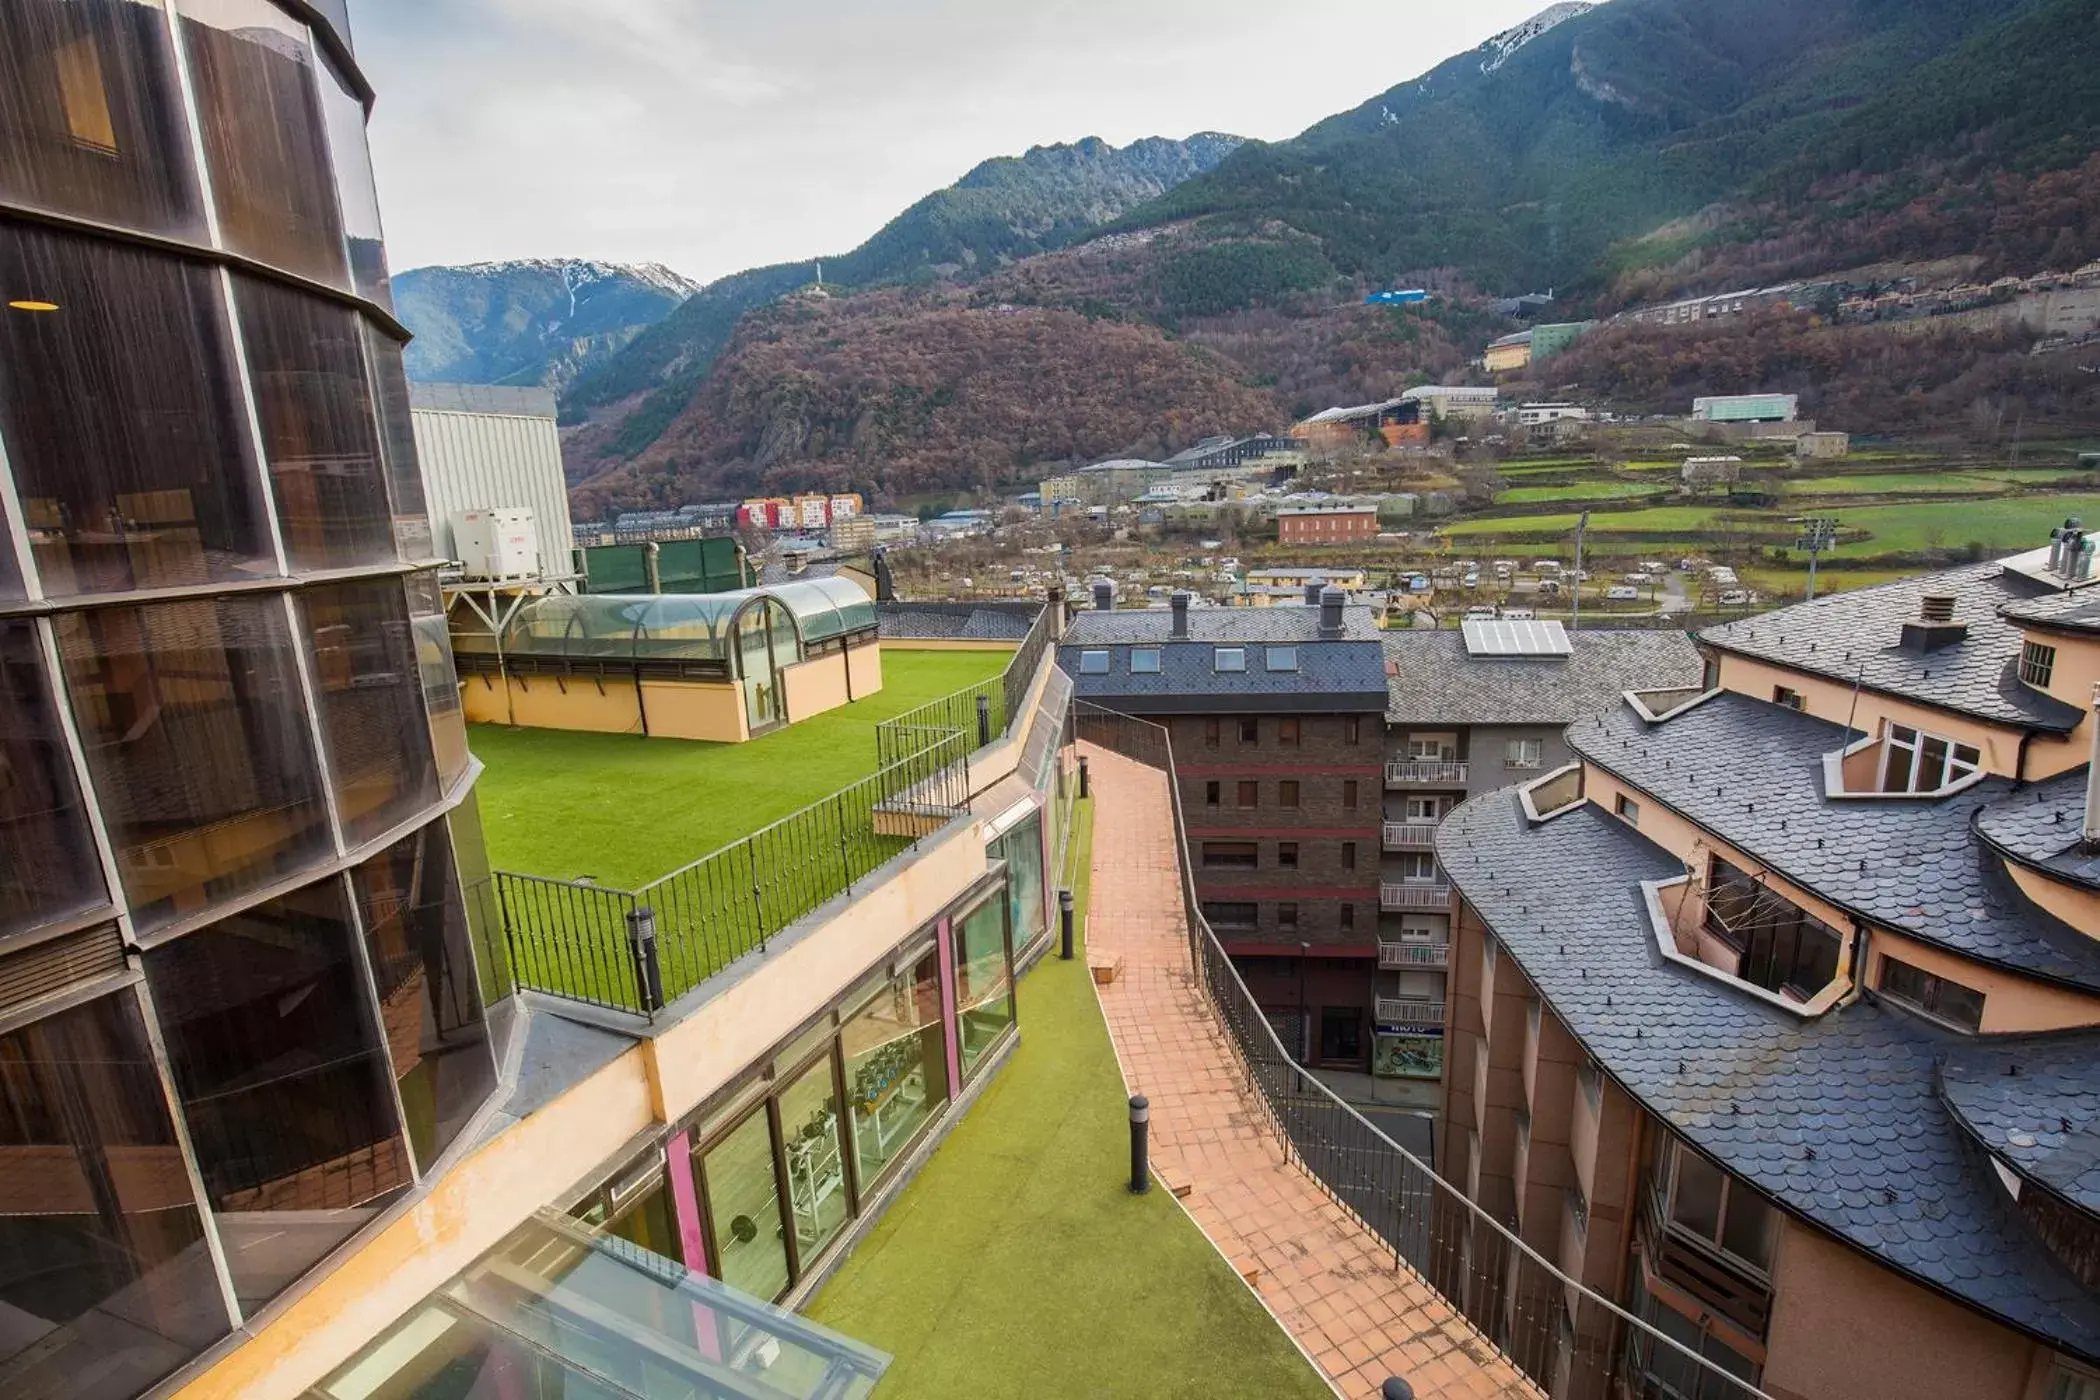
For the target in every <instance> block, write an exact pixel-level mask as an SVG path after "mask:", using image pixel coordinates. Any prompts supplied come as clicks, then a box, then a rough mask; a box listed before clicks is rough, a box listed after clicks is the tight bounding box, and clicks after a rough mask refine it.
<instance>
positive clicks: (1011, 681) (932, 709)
mask: <svg viewBox="0 0 2100 1400" xmlns="http://www.w3.org/2000/svg"><path fill="white" fill-rule="evenodd" d="M1049 649H1050V608H1049V607H1048V606H1045V607H1042V608H1039V609H1037V611H1036V615H1035V621H1033V622H1032V623H1030V624H1029V626H1028V632H1027V635H1025V636H1024V637H1023V638H1022V639H1021V644H1020V645H1019V646H1018V647H1016V648H1015V649H1014V654H1013V655H1012V656H1011V657H1009V658H1008V659H1007V662H1006V666H1005V668H1004V669H1003V670H1001V671H1000V673H999V674H998V675H997V676H993V677H990V678H988V679H986V680H981V681H978V682H976V683H975V684H974V685H966V686H964V687H963V688H962V689H961V690H958V691H955V692H954V693H953V694H950V695H943V696H942V697H940V698H939V699H938V700H929V701H927V702H926V703H925V704H923V705H921V706H919V707H918V708H917V709H912V710H906V711H905V712H904V713H903V714H901V715H895V716H892V717H891V718H889V719H886V720H883V721H882V722H881V723H880V724H877V725H876V726H875V753H876V761H877V762H878V763H883V764H890V763H896V762H899V761H901V760H902V759H904V758H906V757H908V756H909V755H910V754H912V753H915V752H917V751H918V749H920V748H922V747H924V746H925V745H926V744H928V743H932V742H934V741H935V736H937V735H940V734H948V733H958V734H965V735H968V736H970V743H969V748H970V749H971V750H973V751H974V750H975V749H978V748H980V747H982V745H981V744H979V743H978V742H977V740H978V738H979V737H980V736H979V734H978V728H977V726H978V719H977V701H978V698H979V697H980V696H981V697H983V699H984V701H985V720H986V730H987V732H986V733H985V734H984V735H982V736H981V737H983V738H984V739H985V741H986V742H987V743H988V742H990V741H991V740H993V739H996V738H999V737H1000V736H1002V735H1008V734H1011V733H1013V730H1014V726H1015V725H1016V724H1017V723H1018V722H1019V721H1020V718H1021V715H1022V713H1023V711H1025V710H1026V709H1027V700H1028V688H1029V687H1030V686H1032V685H1033V684H1034V683H1035V675H1036V672H1037V671H1038V670H1039V669H1041V667H1042V662H1043V657H1044V655H1045V654H1046V653H1047V652H1048V651H1049Z"/></svg>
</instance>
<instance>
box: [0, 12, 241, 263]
mask: <svg viewBox="0 0 2100 1400" xmlns="http://www.w3.org/2000/svg"><path fill="white" fill-rule="evenodd" d="M0 197H4V198H6V199H10V200H19V201H20V202H22V203H23V204H31V205H36V206H38V207H40V208H44V209H52V210H56V211H58V212H60V213H64V214H78V215H82V216H84V217H86V218H90V219H97V220H100V221H102V222H104V223H111V224H121V225H123V226H124V227H126V228H136V229H144V230H147V231H149V232H153V233H166V234H173V235H176V236H177V237H185V238H194V239H200V240H201V239H202V237H203V233H204V213H203V208H202V204H201V202H200V201H199V199H198V196H197V180H196V174H195V172H194V170H193V169H192V167H191V163H190V136H189V131H188V129H187V126H186V124H185V122H184V120H183V115H182V95H181V92H180V90H179V89H178V87H177V86H176V78H175V72H174V66H173V64H172V63H170V62H169V56H168V28H167V19H166V17H165V16H163V15H162V13H161V10H160V6H159V5H158V4H157V3H155V0H10V3H8V4H6V5H0Z"/></svg>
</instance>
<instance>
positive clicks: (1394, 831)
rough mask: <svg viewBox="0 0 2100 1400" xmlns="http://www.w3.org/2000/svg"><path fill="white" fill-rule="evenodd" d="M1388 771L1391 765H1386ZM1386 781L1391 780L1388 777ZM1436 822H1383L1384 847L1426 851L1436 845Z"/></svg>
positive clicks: (1392, 849)
mask: <svg viewBox="0 0 2100 1400" xmlns="http://www.w3.org/2000/svg"><path fill="white" fill-rule="evenodd" d="M1386 767H1387V770H1388V771H1390V770H1391V767H1392V765H1391V764H1388V765H1386ZM1386 781H1388V782H1391V781H1392V780H1391V779H1390V778H1388V779H1387V780H1386ZM1438 825H1439V824H1438V823H1436V822H1387V823H1385V848H1386V849H1387V850H1389V851H1426V850H1429V849H1430V848H1431V847H1433V846H1434V845H1436V829H1437V826H1438Z"/></svg>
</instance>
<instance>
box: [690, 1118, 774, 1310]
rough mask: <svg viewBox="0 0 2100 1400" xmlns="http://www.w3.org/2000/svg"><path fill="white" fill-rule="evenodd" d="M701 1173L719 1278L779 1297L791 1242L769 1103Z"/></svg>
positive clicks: (719, 1146)
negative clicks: (786, 1229)
mask: <svg viewBox="0 0 2100 1400" xmlns="http://www.w3.org/2000/svg"><path fill="white" fill-rule="evenodd" d="M700 1170H701V1175H702V1178H703V1179H704V1181H705V1182H706V1187H707V1214H708V1222H709V1224H710V1225H711V1226H712V1227H713V1234H714V1240H715V1258H714V1265H715V1274H716V1276H717V1277H718V1278H720V1279H721V1280H722V1282H724V1283H726V1284H729V1285H730V1286H731V1287H733V1288H741V1289H742V1290H744V1292H746V1293H749V1294H752V1295H753V1296H755V1297H759V1298H764V1299H767V1300H768V1301H770V1300H772V1299H774V1298H778V1297H779V1296H780V1295H781V1294H783V1293H785V1292H786V1291H787V1286H788V1256H787V1240H786V1239H785V1237H784V1236H783V1235H782V1227H781V1221H780V1184H779V1182H778V1180H777V1179H776V1178H775V1176H774V1171H773V1134H772V1131H771V1129H770V1128H769V1127H768V1126H767V1122H766V1110H765V1108H764V1106H763V1105H761V1106H760V1107H758V1108H756V1109H754V1110H753V1111H752V1112H751V1113H750V1114H749V1115H748V1116H747V1117H746V1118H745V1119H744V1121H743V1122H741V1123H739V1124H737V1126H736V1127H734V1128H732V1129H730V1131H729V1135H728V1136H727V1137H725V1138H723V1139H722V1140H721V1141H720V1142H717V1143H716V1144H715V1145H714V1146H713V1147H710V1148H708V1149H707V1152H706V1154H705V1155H704V1156H702V1157H701V1159H700Z"/></svg>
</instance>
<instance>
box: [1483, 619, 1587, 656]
mask: <svg viewBox="0 0 2100 1400" xmlns="http://www.w3.org/2000/svg"><path fill="white" fill-rule="evenodd" d="M1464 628H1465V634H1466V654H1467V655H1468V656H1524V657H1529V656H1568V655H1571V654H1572V653H1573V651H1574V648H1573V647H1572V646H1571V645H1569V642H1568V629H1567V628H1565V627H1563V626H1561V625H1560V624H1559V623H1558V622H1499V621H1497V622H1488V621H1485V620H1481V621H1473V622H1467V623H1465V624H1464Z"/></svg>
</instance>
